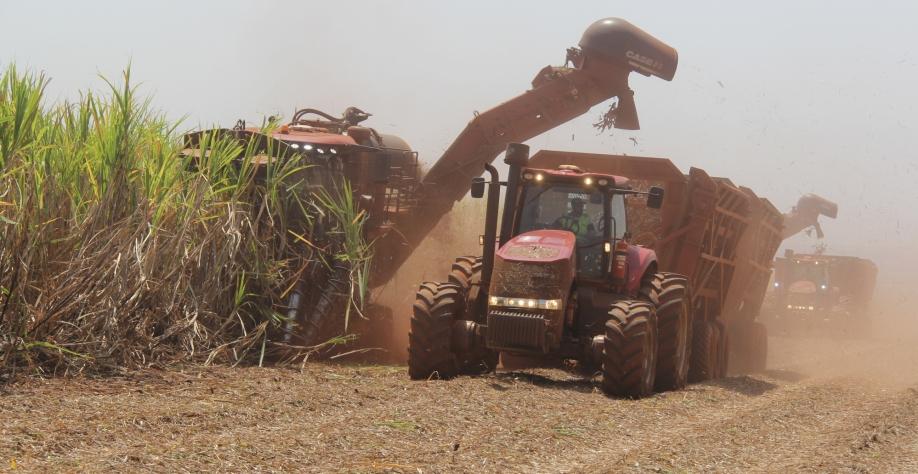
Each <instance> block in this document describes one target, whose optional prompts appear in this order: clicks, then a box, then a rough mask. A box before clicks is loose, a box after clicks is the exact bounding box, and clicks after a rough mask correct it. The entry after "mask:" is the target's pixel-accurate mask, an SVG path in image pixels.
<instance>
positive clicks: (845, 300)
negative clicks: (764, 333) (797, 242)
mask: <svg viewBox="0 0 918 474" xmlns="http://www.w3.org/2000/svg"><path fill="white" fill-rule="evenodd" d="M876 280H877V266H876V264H874V263H873V262H872V261H870V260H868V259H865V258H859V257H851V256H842V255H826V254H821V253H817V254H800V253H795V252H794V251H792V250H786V251H785V254H784V258H777V259H775V277H774V302H775V308H773V311H772V312H773V315H772V316H773V317H774V319H775V321H774V324H775V327H776V328H780V329H784V330H787V331H790V332H791V333H795V332H799V331H802V330H807V329H822V330H824V331H825V332H835V333H838V334H847V335H851V336H857V337H863V336H866V335H868V333H869V331H870V326H871V315H870V303H871V300H872V299H873V293H874V290H875V288H876Z"/></svg>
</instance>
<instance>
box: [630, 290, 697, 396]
mask: <svg viewBox="0 0 918 474" xmlns="http://www.w3.org/2000/svg"><path fill="white" fill-rule="evenodd" d="M641 296H642V297H643V298H644V299H646V300H648V301H650V302H651V303H653V304H654V306H655V307H656V315H657V339H658V340H659V348H658V350H657V375H656V383H655V385H656V386H655V389H656V390H657V391H661V392H662V391H666V390H679V389H681V388H683V387H685V384H686V383H687V381H688V372H689V366H690V365H691V351H692V314H691V304H690V299H691V292H690V290H689V287H688V279H687V278H686V277H684V276H682V275H679V274H676V273H657V274H655V275H654V276H653V278H651V279H650V280H649V281H647V282H646V284H645V285H644V286H643V287H642V288H641Z"/></svg>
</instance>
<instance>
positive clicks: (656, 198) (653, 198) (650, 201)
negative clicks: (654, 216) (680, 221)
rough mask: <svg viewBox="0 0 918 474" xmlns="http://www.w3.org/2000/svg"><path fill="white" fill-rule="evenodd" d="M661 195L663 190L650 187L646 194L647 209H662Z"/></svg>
mask: <svg viewBox="0 0 918 474" xmlns="http://www.w3.org/2000/svg"><path fill="white" fill-rule="evenodd" d="M663 194H664V193H663V188H661V187H659V186H651V187H650V191H649V192H648V193H647V207H649V208H651V209H659V208H661V207H663Z"/></svg>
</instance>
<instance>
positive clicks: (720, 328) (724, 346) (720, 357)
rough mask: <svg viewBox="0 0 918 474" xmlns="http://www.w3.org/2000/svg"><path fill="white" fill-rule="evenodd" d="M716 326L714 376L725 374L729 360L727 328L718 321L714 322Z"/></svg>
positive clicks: (721, 376) (720, 376) (724, 375)
mask: <svg viewBox="0 0 918 474" xmlns="http://www.w3.org/2000/svg"><path fill="white" fill-rule="evenodd" d="M714 326H715V327H716V328H717V365H715V367H714V378H718V379H719V378H723V377H726V376H727V364H728V363H729V362H730V337H729V335H728V334H727V328H726V327H725V326H724V324H723V323H722V322H720V321H716V322H714Z"/></svg>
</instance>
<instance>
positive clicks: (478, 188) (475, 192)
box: [472, 177, 485, 199]
mask: <svg viewBox="0 0 918 474" xmlns="http://www.w3.org/2000/svg"><path fill="white" fill-rule="evenodd" d="M484 191H485V179H484V178H482V177H478V178H472V197H473V198H475V199H480V198H481V197H482V196H484Z"/></svg>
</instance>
